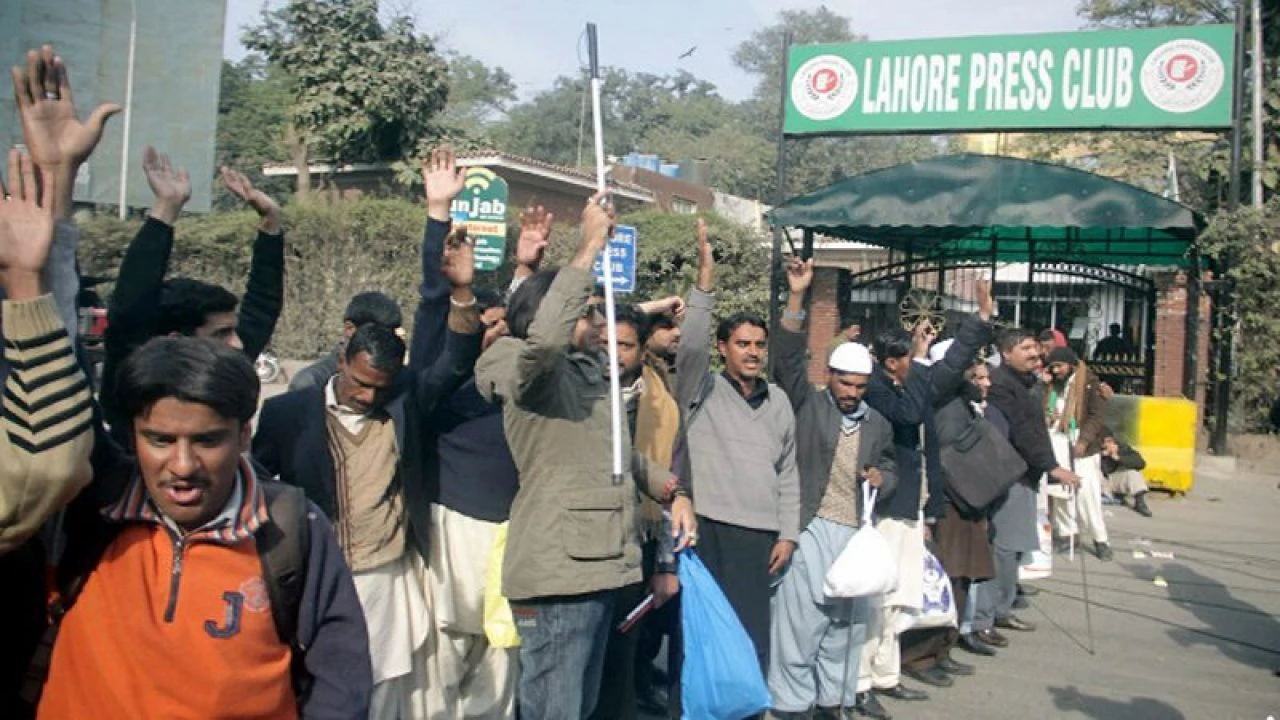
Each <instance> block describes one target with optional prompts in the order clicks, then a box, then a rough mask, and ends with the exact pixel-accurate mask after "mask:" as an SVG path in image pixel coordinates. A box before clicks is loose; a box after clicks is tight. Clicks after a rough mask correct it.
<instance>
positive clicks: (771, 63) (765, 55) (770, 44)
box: [733, 5, 867, 125]
mask: <svg viewBox="0 0 1280 720" xmlns="http://www.w3.org/2000/svg"><path fill="white" fill-rule="evenodd" d="M787 32H790V33H791V43H792V44H793V45H810V44H814V43H838V42H853V41H855V40H866V39H867V38H866V36H864V35H858V34H857V33H855V32H854V31H853V21H852V20H850V19H849V18H847V17H845V16H843V15H840V14H838V13H834V12H832V11H830V10H828V9H827V6H826V5H819V6H818V8H817V9H816V10H783V11H782V12H780V13H778V19H777V21H776V22H775V23H774V24H772V25H770V26H768V27H765V28H761V29H760V30H757V31H755V32H754V33H752V35H751V37H750V38H748V39H747V40H745V41H743V42H742V43H741V44H739V45H738V47H737V48H736V49H735V50H734V51H733V64H734V65H737V66H738V67H739V68H741V69H742V70H743V71H744V72H746V73H747V74H749V75H752V76H753V77H755V79H756V89H755V93H754V97H755V99H757V100H763V101H768V100H770V99H772V101H773V106H774V109H773V117H774V119H775V120H774V122H775V125H776V122H777V120H776V118H777V105H778V100H777V98H778V95H779V93H780V92H781V89H782V85H781V83H782V77H781V75H782V40H783V38H784V37H785V36H786V34H787Z"/></svg>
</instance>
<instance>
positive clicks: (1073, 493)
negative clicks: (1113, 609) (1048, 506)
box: [1067, 458, 1094, 655]
mask: <svg viewBox="0 0 1280 720" xmlns="http://www.w3.org/2000/svg"><path fill="white" fill-rule="evenodd" d="M1075 467H1076V463H1075V458H1072V459H1071V471H1072V472H1075ZM1077 477H1079V475H1077ZM1082 489H1083V488H1079V489H1076V488H1072V489H1071V490H1069V491H1068V494H1067V497H1068V501H1067V502H1069V503H1070V504H1071V524H1072V525H1073V526H1074V527H1075V529H1076V534H1075V535H1072V536H1071V540H1070V541H1069V542H1070V545H1069V547H1070V549H1071V552H1070V553H1068V555H1067V557H1068V559H1070V560H1072V561H1074V559H1073V558H1072V554H1073V553H1074V551H1075V545H1076V538H1078V537H1080V535H1081V532H1082V528H1081V527H1080V509H1079V505H1078V501H1079V499H1080V498H1079V496H1078V493H1079V491H1080V490H1082ZM1086 554H1087V553H1085V552H1084V551H1081V552H1080V587H1081V590H1082V591H1083V597H1084V625H1085V631H1086V632H1087V633H1088V634H1089V654H1090V655H1093V654H1094V645H1093V611H1092V609H1091V608H1090V603H1089V572H1088V570H1086V569H1085V557H1084V556H1085V555H1086Z"/></svg>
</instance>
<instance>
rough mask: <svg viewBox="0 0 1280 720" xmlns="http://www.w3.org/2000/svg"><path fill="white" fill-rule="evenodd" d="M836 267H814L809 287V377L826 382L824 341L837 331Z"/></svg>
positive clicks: (838, 313) (829, 339)
mask: <svg viewBox="0 0 1280 720" xmlns="http://www.w3.org/2000/svg"><path fill="white" fill-rule="evenodd" d="M839 278H840V270H839V269H837V268H826V267H820V268H816V269H815V270H814V273H813V286H812V288H811V289H810V291H809V380H810V381H811V382H813V383H814V384H815V385H825V384H826V382H827V345H828V344H829V343H830V342H831V338H833V337H835V336H836V333H837V332H839V331H840V303H839V300H838V298H837V297H836V292H837V288H838V286H839Z"/></svg>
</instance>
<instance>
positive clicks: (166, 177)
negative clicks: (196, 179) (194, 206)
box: [142, 145, 191, 225]
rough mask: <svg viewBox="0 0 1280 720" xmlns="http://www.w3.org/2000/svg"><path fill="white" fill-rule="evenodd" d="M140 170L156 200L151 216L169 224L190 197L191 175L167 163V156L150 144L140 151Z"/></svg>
mask: <svg viewBox="0 0 1280 720" xmlns="http://www.w3.org/2000/svg"><path fill="white" fill-rule="evenodd" d="M142 171H143V172H144V173H146V175H147V184H148V185H150V186H151V194H152V195H155V197H156V201H155V203H154V204H153V205H152V207H151V217H153V218H155V219H157V220H159V221H161V222H163V223H167V224H169V225H172V224H173V223H174V222H176V221H177V220H178V215H180V214H182V206H183V205H186V204H187V200H190V199H191V176H190V175H188V174H187V171H186V169H185V168H177V169H176V170H175V169H174V168H173V166H172V165H170V163H169V156H168V155H166V154H164V153H161V152H156V149H155V148H154V147H152V146H150V145H148V146H147V149H146V150H145V151H144V152H143V153H142Z"/></svg>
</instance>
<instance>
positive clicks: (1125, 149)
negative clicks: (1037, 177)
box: [1015, 0, 1280, 214]
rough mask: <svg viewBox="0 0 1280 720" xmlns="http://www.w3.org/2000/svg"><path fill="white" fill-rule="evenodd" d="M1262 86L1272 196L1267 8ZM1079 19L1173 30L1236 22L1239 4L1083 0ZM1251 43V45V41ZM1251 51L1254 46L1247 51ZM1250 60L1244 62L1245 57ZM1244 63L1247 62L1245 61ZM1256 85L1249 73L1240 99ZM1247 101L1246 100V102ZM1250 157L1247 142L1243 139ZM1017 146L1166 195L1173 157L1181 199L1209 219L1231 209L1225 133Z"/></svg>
mask: <svg viewBox="0 0 1280 720" xmlns="http://www.w3.org/2000/svg"><path fill="white" fill-rule="evenodd" d="M1263 13H1264V14H1263V26H1264V28H1265V29H1264V33H1263V38H1264V42H1265V45H1264V49H1263V54H1264V55H1265V58H1264V61H1265V65H1266V70H1265V71H1264V74H1265V80H1266V82H1267V83H1268V88H1267V93H1266V95H1267V101H1266V103H1267V104H1266V109H1265V112H1266V114H1267V117H1266V118H1264V132H1265V133H1266V137H1267V153H1266V155H1267V157H1268V158H1269V161H1268V163H1267V167H1266V168H1264V169H1263V171H1262V172H1263V184H1264V186H1265V187H1266V188H1268V190H1269V191H1270V192H1275V191H1276V190H1277V189H1280V172H1277V170H1278V168H1277V162H1276V159H1277V158H1280V144H1278V143H1277V141H1276V137H1275V133H1274V131H1272V130H1271V129H1272V128H1275V127H1277V121H1280V79H1277V77H1276V68H1277V61H1278V60H1280V7H1277V6H1276V5H1275V3H1266V4H1264V7H1263ZM1079 14H1080V17H1081V18H1082V19H1084V20H1085V22H1086V23H1087V24H1088V25H1090V26H1091V27H1097V28H1144V27H1163V26H1168V25H1195V24H1203V23H1231V22H1234V19H1235V2H1234V0H1081V2H1080V6H1079ZM1246 40H1247V39H1246ZM1246 47H1250V46H1249V45H1246ZM1246 58H1247V56H1246ZM1246 62H1249V60H1248V59H1246ZM1252 82H1253V78H1252V75H1251V73H1246V74H1245V83H1244V87H1242V88H1241V92H1242V93H1244V94H1245V95H1246V97H1247V95H1248V94H1249V93H1251V92H1252ZM1242 99H1244V98H1242ZM1242 108H1243V111H1244V113H1245V118H1244V126H1245V132H1246V135H1248V134H1250V133H1251V132H1252V129H1251V128H1252V123H1251V118H1250V117H1249V114H1250V112H1251V110H1250V106H1249V103H1248V102H1247V100H1245V102H1243V103H1242ZM1244 142H1245V147H1246V153H1247V148H1248V143H1249V142H1250V140H1249V139H1248V137H1246V138H1245V140H1244ZM1015 144H1016V145H1017V146H1018V147H1019V148H1020V149H1021V150H1022V151H1023V152H1026V153H1028V154H1030V155H1031V156H1033V157H1036V158H1039V159H1044V160H1052V161H1057V162H1062V161H1067V162H1071V161H1073V160H1076V159H1078V158H1080V156H1083V159H1084V161H1085V162H1086V163H1087V166H1088V169H1090V170H1092V171H1094V172H1097V173H1099V174H1101V175H1107V176H1109V177H1114V178H1116V179H1119V180H1123V181H1125V182H1128V183H1131V184H1134V185H1137V186H1139V187H1143V188H1146V189H1148V190H1151V191H1153V192H1162V191H1163V190H1164V185H1165V176H1166V171H1167V169H1168V165H1169V155H1170V154H1171V153H1172V154H1173V156H1174V158H1175V160H1176V162H1177V165H1178V173H1179V181H1180V182H1179V190H1180V193H1179V196H1180V200H1181V201H1182V202H1183V203H1184V204H1187V205H1190V206H1192V207H1195V208H1196V209H1198V210H1200V211H1202V212H1204V213H1206V214H1211V213H1213V212H1214V211H1215V210H1217V209H1218V208H1220V207H1223V206H1224V205H1225V204H1226V198H1227V195H1226V193H1227V188H1228V186H1229V181H1230V134H1229V133H1227V132H1213V133H1188V132H1168V131H1122V132H1099V133H1051V134H1045V133H1038V134H1031V135H1027V136H1024V137H1022V138H1020V139H1018V140H1016V141H1015ZM1250 172H1251V169H1250V168H1249V161H1248V159H1246V160H1245V167H1244V168H1243V172H1242V175H1243V176H1244V177H1242V178H1241V182H1242V183H1247V182H1248V176H1249V174H1250Z"/></svg>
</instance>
